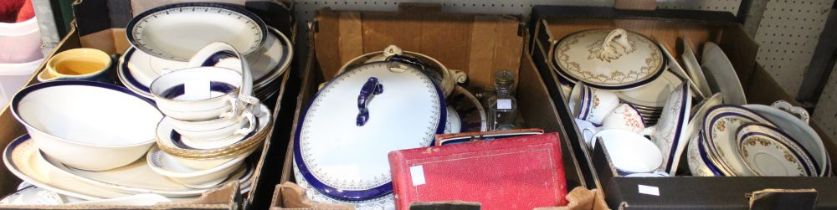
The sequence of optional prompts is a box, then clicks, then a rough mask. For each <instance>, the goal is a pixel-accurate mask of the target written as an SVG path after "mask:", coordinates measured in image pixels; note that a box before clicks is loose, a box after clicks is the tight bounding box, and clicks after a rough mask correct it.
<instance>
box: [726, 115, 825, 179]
mask: <svg viewBox="0 0 837 210" xmlns="http://www.w3.org/2000/svg"><path fill="white" fill-rule="evenodd" d="M736 138H737V139H738V146H739V152H740V153H739V154H740V155H741V157H742V158H743V159H744V161H745V162H746V163H747V165H748V166H750V168H751V169H753V171H754V172H756V173H757V174H758V175H760V176H819V169H818V168H817V164H816V162H815V161H814V157H813V156H811V153H809V152H808V151H807V150H805V149H804V148H803V147H802V146H800V144H799V143H798V142H799V141H797V140H796V139H793V138H792V137H790V136H788V135H787V134H785V132H783V131H781V130H779V129H777V128H774V127H770V126H765V125H761V124H757V123H753V124H745V125H742V126H741V127H740V128H738V131H737V132H736ZM754 144H758V145H754ZM790 154H793V155H792V156H791V155H790ZM760 156H761V157H760Z"/></svg>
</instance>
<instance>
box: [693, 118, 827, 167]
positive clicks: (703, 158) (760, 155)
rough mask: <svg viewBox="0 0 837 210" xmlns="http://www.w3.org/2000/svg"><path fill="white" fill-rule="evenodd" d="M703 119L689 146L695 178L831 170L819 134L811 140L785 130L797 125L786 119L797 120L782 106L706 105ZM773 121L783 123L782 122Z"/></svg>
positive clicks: (804, 135) (793, 129)
mask: <svg viewBox="0 0 837 210" xmlns="http://www.w3.org/2000/svg"><path fill="white" fill-rule="evenodd" d="M748 107H749V108H748ZM776 113H779V115H775V114H776ZM763 114H767V115H763ZM764 116H772V118H773V119H768V118H766V117H764ZM775 116H780V117H775ZM702 119H703V120H702V121H701V123H702V125H701V127H700V130H699V131H698V132H696V133H695V134H694V136H692V137H691V138H692V141H691V142H690V143H689V150H688V161H689V169H690V170H691V172H692V174H693V175H695V176H827V174H828V172H827V171H828V170H829V168H830V162H829V161H828V154H827V153H825V149H824V148H823V147H822V143H821V142H819V141H818V139H817V138H807V137H808V136H807V134H804V133H803V135H799V134H800V133H798V132H792V133H791V132H786V131H785V130H784V129H789V128H792V129H791V130H792V131H795V130H796V128H793V127H795V125H791V126H787V125H788V124H786V123H785V122H788V121H799V120H798V119H797V118H796V117H793V116H791V115H790V114H787V113H783V111H782V110H781V109H777V108H774V107H769V106H763V105H745V106H743V107H742V106H737V105H717V106H714V107H711V108H708V110H707V111H706V113H705V115H703V118H702ZM774 121H776V122H782V125H785V126H778V125H777V124H776V123H774Z"/></svg>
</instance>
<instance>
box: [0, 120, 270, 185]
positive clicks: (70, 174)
mask: <svg viewBox="0 0 837 210" xmlns="http://www.w3.org/2000/svg"><path fill="white" fill-rule="evenodd" d="M3 163H4V164H5V165H6V168H7V169H9V171H11V172H12V173H13V174H15V176H17V177H18V178H20V179H22V180H23V181H26V182H28V183H31V184H33V185H35V186H38V187H40V188H43V189H46V190H49V191H52V192H56V193H58V194H61V195H65V196H70V197H74V198H80V199H83V200H99V199H106V198H116V197H124V196H130V195H134V194H143V193H154V194H159V195H163V196H166V197H169V198H189V197H197V196H200V195H201V194H202V193H204V192H206V191H208V190H210V189H211V188H206V189H195V188H191V187H187V186H185V185H182V184H179V183H177V182H174V181H171V180H169V179H168V178H166V177H165V176H162V175H158V174H157V173H155V172H154V171H152V170H151V168H150V167H149V166H148V164H146V161H145V158H141V159H140V160H137V161H136V162H134V163H132V164H129V165H127V166H123V167H120V168H117V169H113V170H106V171H87V170H81V169H76V168H73V167H71V166H67V165H65V164H63V163H61V162H60V161H57V160H55V159H53V158H51V157H49V156H47V155H45V154H44V153H43V152H41V151H40V150H39V149H38V147H37V146H36V145H35V144H34V142H33V141H32V140H31V138H30V137H29V135H24V136H21V137H19V138H17V139H15V140H13V141H12V142H11V143H9V145H8V146H7V147H6V149H5V150H4V151H3ZM253 170H254V168H253V166H252V165H246V166H245V167H242V168H241V169H239V170H238V171H237V172H235V173H233V174H232V175H230V176H229V177H228V178H227V180H226V181H224V182H223V183H221V184H219V185H223V184H226V183H229V182H231V181H239V182H241V184H242V185H241V189H242V193H244V192H247V191H249V189H250V186H251V183H250V182H249V180H250V177H251V176H252V175H253Z"/></svg>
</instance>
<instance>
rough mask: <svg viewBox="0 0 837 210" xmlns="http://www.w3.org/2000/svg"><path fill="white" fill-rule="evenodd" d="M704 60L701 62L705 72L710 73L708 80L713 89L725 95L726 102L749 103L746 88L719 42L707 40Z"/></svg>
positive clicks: (704, 46) (704, 48)
mask: <svg viewBox="0 0 837 210" xmlns="http://www.w3.org/2000/svg"><path fill="white" fill-rule="evenodd" d="M702 57H703V60H702V61H701V64H702V66H703V69H704V70H705V72H704V73H706V74H707V75H708V78H707V81H708V83H709V85H710V87H713V88H712V89H714V90H716V91H715V92H719V93H721V94H723V95H724V103H725V104H734V105H744V104H747V97H746V96H745V95H744V88H743V87H741V80H739V79H738V73H736V71H735V68H734V67H733V66H732V63H731V62H730V61H729V58H728V57H727V55H726V54H724V51H723V50H721V47H719V46H718V45H717V44H715V43H712V42H706V44H704V45H703V56H702Z"/></svg>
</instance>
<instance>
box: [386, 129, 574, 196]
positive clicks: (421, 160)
mask: <svg viewBox="0 0 837 210" xmlns="http://www.w3.org/2000/svg"><path fill="white" fill-rule="evenodd" d="M389 164H390V170H391V171H392V185H393V192H394V193H395V200H396V201H395V204H396V206H397V207H398V209H405V210H406V209H409V207H410V204H412V203H413V202H439V201H466V202H478V203H480V205H481V207H482V209H527V210H528V209H532V208H536V207H549V206H563V205H566V203H567V201H566V200H565V198H564V196H565V195H566V194H567V185H566V179H565V177H564V166H563V162H562V160H561V146H560V142H559V137H558V134H557V133H547V134H540V135H530V136H520V137H511V138H505V139H498V140H492V141H476V142H468V143H462V144H452V145H445V146H435V147H427V148H418V149H408V150H400V151H393V152H390V153H389Z"/></svg>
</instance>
